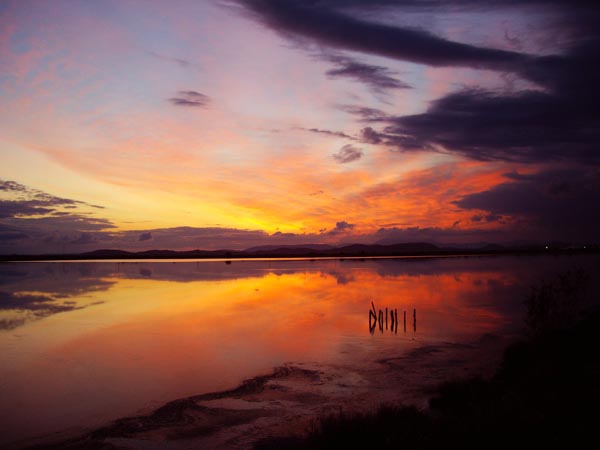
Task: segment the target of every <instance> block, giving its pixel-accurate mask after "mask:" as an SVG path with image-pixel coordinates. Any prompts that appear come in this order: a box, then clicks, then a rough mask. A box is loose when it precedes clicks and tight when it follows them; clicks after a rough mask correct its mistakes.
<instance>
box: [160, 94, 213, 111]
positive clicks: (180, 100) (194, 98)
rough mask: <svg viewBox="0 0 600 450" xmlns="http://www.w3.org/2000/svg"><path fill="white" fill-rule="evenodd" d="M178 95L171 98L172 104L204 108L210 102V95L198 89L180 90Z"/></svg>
mask: <svg viewBox="0 0 600 450" xmlns="http://www.w3.org/2000/svg"><path fill="white" fill-rule="evenodd" d="M177 95H178V96H177V97H172V98H170V99H169V101H170V102H171V103H172V104H174V105H177V106H190V107H196V108H203V107H206V106H207V105H208V104H209V103H210V97H209V96H208V95H204V94H201V93H200V92H196V91H179V92H178V93H177Z"/></svg>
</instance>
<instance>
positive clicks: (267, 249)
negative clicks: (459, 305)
mask: <svg viewBox="0 0 600 450" xmlns="http://www.w3.org/2000/svg"><path fill="white" fill-rule="evenodd" d="M598 251H599V246H598V245H587V246H572V245H568V246H567V245H560V246H559V245H556V244H554V245H552V244H550V245H545V244H536V245H528V246H506V247H504V246H502V245H498V244H486V245H482V246H478V247H477V248H473V247H472V246H468V245H465V246H463V247H458V246H457V247H438V246H436V245H433V244H429V243H427V242H416V243H399V244H393V245H381V244H349V245H343V246H340V247H333V246H330V245H322V244H307V245H282V246H276V245H264V246H258V247H251V248H248V249H246V250H227V249H222V250H186V251H177V250H159V249H156V250H144V251H140V252H130V251H126V250H115V249H101V250H94V251H91V252H86V253H75V254H45V255H0V261H31V260H41V261H43V260H46V261H47V260H96V259H227V260H228V259H235V258H319V257H339V258H346V257H357V258H362V257H365V258H367V257H376V256H387V257H394V256H398V257H403V256H450V255H482V254H507V253H543V252H545V253H547V252H569V253H573V252H598Z"/></svg>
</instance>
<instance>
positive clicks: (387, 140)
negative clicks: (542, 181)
mask: <svg viewBox="0 0 600 450" xmlns="http://www.w3.org/2000/svg"><path fill="white" fill-rule="evenodd" d="M586 103H587V102H585V101H584V98H583V97H582V98H577V97H574V96H568V97H565V96H564V91H558V92H550V93H544V92H537V91H526V92H521V93H518V94H513V95H502V94H495V93H491V92H487V91H482V90H477V89H470V90H465V91H462V92H457V93H453V94H449V95H447V96H446V97H443V98H441V99H439V100H437V101H435V102H433V104H432V106H431V107H430V108H429V109H428V110H427V112H425V113H423V114H416V115H411V116H400V117H395V118H389V119H387V120H386V122H387V124H388V125H387V126H386V127H384V128H383V130H382V131H380V132H377V131H375V130H373V129H371V130H369V134H368V138H369V139H370V140H371V141H372V142H375V141H377V142H378V143H382V144H384V145H387V146H390V147H393V148H397V149H398V150H402V151H406V150H431V149H436V148H438V149H441V150H442V151H448V152H453V153H458V154H461V155H463V156H466V157H468V158H471V159H476V160H482V161H490V160H504V161H517V162H525V163H535V162H543V161H563V160H572V161H580V162H583V163H589V164H599V163H600V152H599V151H598V150H599V148H598V145H597V142H598V141H599V139H600V127H598V125H597V124H598V119H599V116H598V115H597V114H596V113H593V112H592V111H590V109H589V107H588V106H587V105H586ZM365 130H366V129H365ZM365 130H363V135H364V134H365Z"/></svg>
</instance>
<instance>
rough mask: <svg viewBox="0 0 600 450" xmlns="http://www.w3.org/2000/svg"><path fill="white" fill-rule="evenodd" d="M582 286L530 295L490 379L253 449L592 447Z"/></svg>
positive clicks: (575, 277)
mask: <svg viewBox="0 0 600 450" xmlns="http://www.w3.org/2000/svg"><path fill="white" fill-rule="evenodd" d="M586 282H587V276H586V274H585V273H583V272H581V271H574V272H568V273H565V274H562V275H560V276H559V277H558V279H557V280H555V281H554V282H543V283H541V284H540V285H539V286H537V287H535V288H533V289H532V292H531V294H530V296H529V298H528V299H527V316H526V323H527V325H528V330H529V336H528V338H527V339H526V340H523V341H521V342H519V343H516V344H513V345H511V346H510V347H508V348H507V349H506V351H505V354H504V358H503V361H502V364H501V366H500V368H499V369H498V371H497V372H496V374H495V376H493V377H492V378H491V379H489V380H484V379H470V380H465V381H459V382H451V383H447V384H444V385H442V386H441V387H440V388H439V390H438V392H437V394H436V395H435V396H434V397H433V398H431V399H430V401H429V409H428V410H427V411H420V410H417V409H416V408H414V407H403V406H395V405H387V406H382V407H381V408H380V409H379V410H378V411H377V412H375V413H372V414H343V413H341V414H339V415H336V416H330V417H326V418H323V419H321V420H320V421H318V422H316V423H315V424H314V426H313V429H312V430H311V431H310V432H309V434H308V436H306V437H289V438H272V439H266V440H263V441H260V442H258V443H257V444H256V445H255V450H272V449H281V450H301V449H302V450H303V449H331V448H346V449H350V448H373V449H400V448H403V449H443V448H451V449H454V448H460V449H471V448H478V449H507V448H510V447H511V446H518V447H524V448H544V449H559V448H560V449H569V448H577V449H584V448H592V447H593V448H596V446H597V439H598V438H597V435H596V433H597V431H596V429H595V427H596V426H597V421H598V417H599V413H598V408H599V406H600V383H599V382H598V380H600V351H599V350H598V343H599V342H600V311H598V310H592V309H587V310H585V311H583V310H582V308H584V305H582V298H583V296H582V295H581V294H582V293H583V292H584V290H585V283H586Z"/></svg>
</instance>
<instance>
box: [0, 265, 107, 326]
mask: <svg viewBox="0 0 600 450" xmlns="http://www.w3.org/2000/svg"><path fill="white" fill-rule="evenodd" d="M113 284H114V281H109V280H105V279H102V278H98V277H96V276H94V274H93V269H92V268H91V266H85V265H79V264H78V265H65V264H56V263H54V264H53V263H44V264H5V265H2V266H1V267H0V330H12V329H15V328H17V327H20V326H22V325H25V324H26V323H27V322H30V321H34V320H39V319H43V318H44V317H48V316H51V315H53V314H57V313H63V312H69V311H74V310H78V309H83V308H86V307H88V306H91V305H89V304H87V303H86V301H85V300H84V299H82V298H81V297H82V296H85V295H86V294H89V293H92V292H98V291H104V290H107V289H108V288H110V287H111V286H112V285H113ZM95 303H102V302H95Z"/></svg>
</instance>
